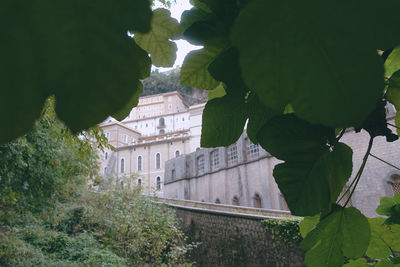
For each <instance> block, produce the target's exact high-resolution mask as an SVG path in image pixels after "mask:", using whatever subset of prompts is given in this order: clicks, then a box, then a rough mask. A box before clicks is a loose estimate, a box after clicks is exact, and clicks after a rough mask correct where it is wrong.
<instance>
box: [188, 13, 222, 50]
mask: <svg viewBox="0 0 400 267" xmlns="http://www.w3.org/2000/svg"><path fill="white" fill-rule="evenodd" d="M183 35H184V37H185V40H186V41H188V42H189V43H191V44H193V45H203V46H217V47H225V46H227V45H229V29H228V28H226V27H225V25H223V24H222V23H221V22H220V21H218V20H217V19H216V18H211V19H208V20H205V21H203V20H202V21H196V22H194V23H193V24H192V25H190V27H188V28H187V29H186V30H185V32H184V34H183Z"/></svg>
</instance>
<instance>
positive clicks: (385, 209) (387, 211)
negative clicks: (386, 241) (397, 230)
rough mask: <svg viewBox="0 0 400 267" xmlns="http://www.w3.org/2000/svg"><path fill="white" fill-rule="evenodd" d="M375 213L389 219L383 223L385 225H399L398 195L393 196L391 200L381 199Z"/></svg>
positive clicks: (399, 204)
mask: <svg viewBox="0 0 400 267" xmlns="http://www.w3.org/2000/svg"><path fill="white" fill-rule="evenodd" d="M376 213H378V214H380V215H385V216H388V217H389V218H388V219H387V220H386V221H385V223H387V224H400V194H395V195H394V196H393V198H390V197H383V198H381V202H380V205H379V206H378V208H377V209H376Z"/></svg>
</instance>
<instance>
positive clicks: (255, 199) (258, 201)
mask: <svg viewBox="0 0 400 267" xmlns="http://www.w3.org/2000/svg"><path fill="white" fill-rule="evenodd" d="M253 202H254V207H255V208H259V209H261V208H262V202H261V197H260V195H259V194H257V193H255V194H254V197H253Z"/></svg>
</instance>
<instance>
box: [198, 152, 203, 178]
mask: <svg viewBox="0 0 400 267" xmlns="http://www.w3.org/2000/svg"><path fill="white" fill-rule="evenodd" d="M203 173H204V156H199V157H198V158H197V174H203Z"/></svg>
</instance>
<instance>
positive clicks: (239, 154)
mask: <svg viewBox="0 0 400 267" xmlns="http://www.w3.org/2000/svg"><path fill="white" fill-rule="evenodd" d="M394 114H395V111H394V109H393V107H392V106H389V107H388V117H389V118H391V119H390V120H389V122H390V123H391V124H394V120H393V116H394ZM392 130H395V129H392ZM341 141H342V142H344V143H346V144H347V145H349V146H350V147H351V148H352V150H353V173H352V176H351V178H350V180H349V182H348V184H347V185H346V186H345V188H344V190H345V189H346V187H347V186H348V185H349V184H350V182H351V181H352V179H353V177H354V176H355V175H356V173H357V171H358V169H359V168H360V165H361V163H362V160H363V157H364V154H365V152H366V150H367V146H368V142H369V135H368V133H367V132H365V131H362V132H361V133H355V132H354V130H349V131H347V132H346V133H345V134H344V136H343V137H342V139H341ZM399 159H400V140H397V141H395V142H392V143H388V142H386V138H385V137H376V138H375V139H374V144H373V146H372V150H371V155H370V156H369V158H368V161H367V163H366V166H365V169H364V172H363V174H362V176H361V179H360V182H359V184H358V186H357V188H356V190H355V192H354V194H353V196H352V197H351V199H350V201H349V203H350V204H351V205H353V206H355V207H356V208H358V209H359V210H361V212H363V213H364V214H365V215H366V216H368V217H374V216H376V212H375V210H376V208H377V207H378V205H379V202H380V199H381V198H382V197H383V196H389V197H392V196H393V194H395V193H400V171H399V169H397V167H399V166H400V160H399ZM280 162H281V161H279V160H278V159H276V158H274V157H272V156H271V155H270V154H269V153H268V152H266V151H264V150H263V149H262V148H261V147H259V146H258V145H254V144H252V143H251V142H250V140H249V139H248V138H247V136H246V134H245V133H244V134H243V135H242V136H241V137H240V139H239V140H238V141H237V142H236V143H235V144H233V145H231V146H229V147H226V148H225V147H219V148H207V149H200V150H197V151H195V152H192V153H191V154H189V155H184V156H182V157H180V158H177V159H173V160H170V161H168V162H166V166H165V185H164V197H166V198H176V199H185V200H194V201H204V202H212V203H221V204H228V205H240V206H250V207H255V208H266V209H281V210H287V205H286V202H285V200H284V199H283V197H282V195H281V193H280V191H279V188H278V186H277V185H276V183H275V180H274V178H273V169H274V166H275V165H276V164H278V163H280ZM388 163H389V164H388ZM390 164H391V165H392V166H391V165H390ZM343 192H344V191H343ZM348 196H349V195H348V194H347V195H346V196H344V198H343V199H342V201H341V202H343V200H346V198H348Z"/></svg>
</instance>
